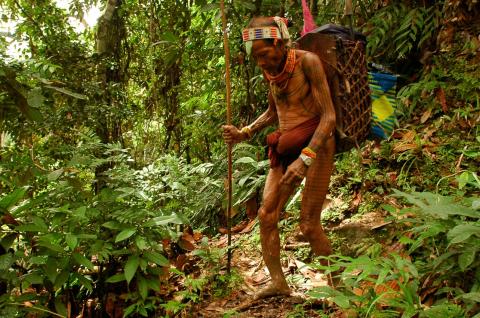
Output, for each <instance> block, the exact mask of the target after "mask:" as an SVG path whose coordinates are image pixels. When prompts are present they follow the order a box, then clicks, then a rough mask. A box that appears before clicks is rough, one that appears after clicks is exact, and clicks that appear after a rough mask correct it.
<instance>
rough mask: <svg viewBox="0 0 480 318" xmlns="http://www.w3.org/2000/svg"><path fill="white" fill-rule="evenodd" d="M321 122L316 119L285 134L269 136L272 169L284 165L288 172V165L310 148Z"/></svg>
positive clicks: (269, 155)
mask: <svg viewBox="0 0 480 318" xmlns="http://www.w3.org/2000/svg"><path fill="white" fill-rule="evenodd" d="M319 122H320V118H318V117H314V118H312V119H309V120H307V121H304V122H303V123H301V124H300V125H298V126H295V127H294V128H292V129H290V130H289V131H286V132H284V133H283V134H282V133H281V132H280V131H278V130H276V131H274V132H273V133H271V134H269V135H268V136H267V145H268V147H269V148H268V158H269V159H270V167H272V168H274V167H277V166H279V165H282V166H283V169H284V170H286V169H287V167H288V165H289V164H291V163H292V162H294V161H295V160H296V159H297V158H298V156H300V153H301V151H302V149H303V148H305V147H307V146H308V143H309V142H310V138H312V136H313V133H314V132H315V130H316V129H317V127H318V123H319Z"/></svg>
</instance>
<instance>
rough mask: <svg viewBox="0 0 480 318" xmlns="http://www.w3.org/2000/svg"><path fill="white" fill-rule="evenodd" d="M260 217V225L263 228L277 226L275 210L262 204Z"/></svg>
mask: <svg viewBox="0 0 480 318" xmlns="http://www.w3.org/2000/svg"><path fill="white" fill-rule="evenodd" d="M258 218H259V220H260V227H261V228H263V229H270V228H273V227H275V226H277V220H276V216H275V210H269V209H268V207H265V206H262V207H261V208H260V210H259V211H258Z"/></svg>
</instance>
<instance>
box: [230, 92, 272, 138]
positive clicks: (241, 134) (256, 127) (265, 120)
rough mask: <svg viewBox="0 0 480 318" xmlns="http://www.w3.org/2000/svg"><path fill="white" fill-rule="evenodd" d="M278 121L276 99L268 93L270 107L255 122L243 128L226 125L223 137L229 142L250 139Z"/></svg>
mask: <svg viewBox="0 0 480 318" xmlns="http://www.w3.org/2000/svg"><path fill="white" fill-rule="evenodd" d="M277 121H278V116H277V109H276V107H275V101H274V100H273V97H272V95H271V93H269V94H268V109H267V110H266V111H265V112H264V113H263V114H261V115H260V116H258V118H257V119H255V121H254V122H253V123H251V124H250V125H248V126H245V127H243V128H242V129H241V130H240V129H238V128H237V127H235V126H232V125H224V126H222V129H223V138H224V139H225V142H227V143H229V144H235V143H237V142H241V141H244V140H247V139H250V138H251V137H252V136H253V135H254V134H255V133H256V132H259V131H261V130H262V129H263V128H265V127H267V126H270V125H272V124H274V123H275V122H277Z"/></svg>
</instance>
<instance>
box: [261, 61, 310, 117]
mask: <svg viewBox="0 0 480 318" xmlns="http://www.w3.org/2000/svg"><path fill="white" fill-rule="evenodd" d="M270 89H271V91H272V95H273V98H274V100H275V103H276V105H277V109H278V108H282V109H285V108H289V109H291V108H297V107H299V106H302V108H303V107H305V105H306V104H309V103H310V100H311V96H310V95H311V88H310V83H309V81H308V80H307V78H306V77H305V74H304V73H303V71H302V70H301V69H296V70H295V71H294V73H293V74H292V76H291V78H290V79H289V80H288V82H287V83H286V85H284V86H283V87H282V86H281V85H276V84H272V85H271V86H270ZM308 108H309V107H308ZM285 110H286V109H285Z"/></svg>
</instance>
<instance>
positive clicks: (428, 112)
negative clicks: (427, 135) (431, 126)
mask: <svg viewBox="0 0 480 318" xmlns="http://www.w3.org/2000/svg"><path fill="white" fill-rule="evenodd" d="M431 115H432V109H431V108H429V109H427V110H426V111H425V112H424V113H423V115H422V117H421V118H420V122H421V123H422V124H424V123H425V122H426V121H427V120H428V119H429V118H430V116H431Z"/></svg>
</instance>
